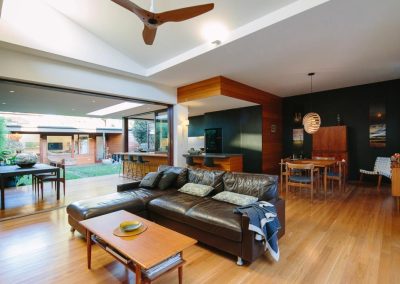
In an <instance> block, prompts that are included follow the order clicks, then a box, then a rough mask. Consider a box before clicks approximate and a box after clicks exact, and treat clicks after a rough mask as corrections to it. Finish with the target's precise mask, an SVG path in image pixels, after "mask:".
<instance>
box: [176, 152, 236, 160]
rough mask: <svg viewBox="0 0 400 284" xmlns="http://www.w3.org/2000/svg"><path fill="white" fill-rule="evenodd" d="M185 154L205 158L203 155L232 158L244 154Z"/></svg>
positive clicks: (185, 155)
mask: <svg viewBox="0 0 400 284" xmlns="http://www.w3.org/2000/svg"><path fill="white" fill-rule="evenodd" d="M183 156H184V157H185V158H186V157H187V156H191V157H197V158H203V157H210V158H221V159H223V158H230V157H239V156H243V155H242V154H229V153H204V154H197V155H192V154H183Z"/></svg>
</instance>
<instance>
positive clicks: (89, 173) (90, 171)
mask: <svg viewBox="0 0 400 284" xmlns="http://www.w3.org/2000/svg"><path fill="white" fill-rule="evenodd" d="M119 167H120V164H111V165H103V164H92V165H82V166H67V168H66V175H65V178H66V179H67V180H72V179H80V178H87V177H97V176H105V175H114V174H118V173H119ZM24 184H25V185H29V184H32V181H31V176H23V177H21V178H20V179H19V181H18V185H24Z"/></svg>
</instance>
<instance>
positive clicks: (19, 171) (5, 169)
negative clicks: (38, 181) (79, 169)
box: [0, 164, 60, 210]
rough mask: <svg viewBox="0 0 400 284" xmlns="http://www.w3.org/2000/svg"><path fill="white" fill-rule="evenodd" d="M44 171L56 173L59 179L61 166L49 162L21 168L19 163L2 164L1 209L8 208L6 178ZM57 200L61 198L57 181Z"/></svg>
mask: <svg viewBox="0 0 400 284" xmlns="http://www.w3.org/2000/svg"><path fill="white" fill-rule="evenodd" d="M43 173H54V174H55V175H56V177H57V179H59V178H60V168H59V167H56V166H51V165H47V164H35V165H34V166H32V167H29V168H21V167H19V166H17V165H12V166H0V190H1V210H4V209H5V208H6V202H5V194H4V191H5V183H6V178H9V177H16V176H24V175H35V174H43ZM56 191H57V200H59V199H60V182H56Z"/></svg>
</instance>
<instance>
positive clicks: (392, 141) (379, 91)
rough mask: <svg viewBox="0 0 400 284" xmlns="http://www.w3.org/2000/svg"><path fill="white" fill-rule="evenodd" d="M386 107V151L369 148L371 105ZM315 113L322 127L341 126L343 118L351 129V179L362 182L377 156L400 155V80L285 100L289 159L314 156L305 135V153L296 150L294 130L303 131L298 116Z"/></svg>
mask: <svg viewBox="0 0 400 284" xmlns="http://www.w3.org/2000/svg"><path fill="white" fill-rule="evenodd" d="M377 100H378V101H382V102H383V103H384V104H385V105H386V136H387V137H386V139H387V141H386V147H385V148H371V147H370V146H369V105H370V102H373V101H377ZM310 106H311V108H312V111H314V112H317V113H318V114H319V115H320V116H321V120H322V126H333V125H337V120H336V116H337V114H340V116H341V119H342V122H343V123H342V124H343V125H347V126H348V151H349V166H350V178H351V179H357V178H358V170H359V168H364V169H371V168H372V167H373V164H374V161H375V159H376V157H377V156H385V157H389V156H391V155H392V154H393V153H395V152H400V80H393V81H387V82H382V83H375V84H368V85H362V86H355V87H350V88H344V89H337V90H331V91H325V92H320V93H314V94H312V96H310V95H309V94H308V95H301V96H295V97H289V98H285V99H284V101H283V129H284V133H283V151H284V155H285V156H289V155H292V154H293V153H300V152H301V151H302V152H303V154H304V155H305V156H306V157H310V156H311V151H312V145H311V144H312V138H311V135H309V134H306V133H305V137H304V140H305V141H304V145H303V148H302V149H295V148H294V147H293V146H292V129H293V128H301V127H302V126H301V125H296V124H295V123H294V119H293V118H294V113H295V112H301V113H302V115H304V114H305V113H307V112H309V111H310V110H311V109H310Z"/></svg>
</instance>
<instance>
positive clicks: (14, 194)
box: [0, 175, 132, 220]
mask: <svg viewBox="0 0 400 284" xmlns="http://www.w3.org/2000/svg"><path fill="white" fill-rule="evenodd" d="M131 181H132V180H129V179H125V178H122V177H119V176H118V175H107V176H99V177H90V178H82V179H75V180H68V181H67V183H66V194H65V196H64V195H63V192H62V184H61V195H60V197H61V198H60V200H58V201H57V198H56V192H55V190H54V189H52V188H51V184H50V183H46V184H45V188H44V194H43V195H44V198H43V200H42V199H41V196H40V198H38V196H37V194H35V193H34V192H33V191H32V187H31V186H30V185H29V186H19V187H16V188H15V187H14V188H7V189H6V190H5V196H6V199H5V200H6V209H5V210H0V220H4V219H7V218H10V217H16V216H22V215H28V214H32V213H36V212H39V211H46V210H52V209H55V208H61V207H65V206H66V205H68V204H70V203H71V202H73V201H77V200H82V199H86V198H90V197H94V196H98V195H104V194H107V193H112V192H115V191H116V188H117V185H118V184H121V183H126V182H131Z"/></svg>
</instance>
